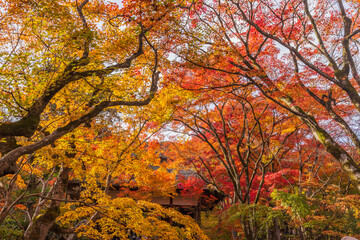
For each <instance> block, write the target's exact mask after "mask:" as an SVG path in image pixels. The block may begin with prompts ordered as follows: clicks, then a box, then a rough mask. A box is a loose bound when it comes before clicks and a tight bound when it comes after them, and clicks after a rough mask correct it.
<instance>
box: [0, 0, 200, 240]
mask: <svg viewBox="0 0 360 240" xmlns="http://www.w3.org/2000/svg"><path fill="white" fill-rule="evenodd" d="M0 4H1V10H0V14H1V20H0V24H1V30H0V31H1V34H0V39H1V42H2V46H3V47H2V48H1V50H0V51H1V54H0V56H1V57H0V61H1V67H0V76H1V77H0V78H1V80H0V81H1V85H2V88H1V91H0V104H1V107H0V112H1V114H0V115H1V123H0V138H1V139H2V141H1V142H0V152H1V159H0V176H1V177H2V179H1V182H2V197H1V204H2V206H1V212H0V222H1V223H5V226H7V225H6V223H8V222H9V219H15V221H16V224H17V228H19V227H20V229H21V231H20V232H21V233H20V235H22V234H24V235H23V236H21V237H20V238H22V237H23V238H24V239H45V238H46V237H48V236H50V235H51V234H59V235H62V236H66V237H67V238H68V239H74V238H75V237H76V236H77V235H83V236H87V237H96V238H101V239H111V238H113V237H121V238H126V237H127V236H128V235H129V234H130V233H133V234H137V235H138V236H144V237H151V236H154V237H155V236H162V235H163V234H164V232H166V233H168V234H169V236H170V237H171V238H174V239H176V238H178V239H181V238H185V237H186V238H188V239H206V236H204V235H203V234H202V232H201V230H200V229H199V227H198V226H197V225H196V223H195V222H194V220H192V219H190V218H189V217H187V216H183V215H181V214H179V213H178V212H176V211H174V210H171V209H170V210H167V209H163V208H161V207H160V206H158V205H155V204H151V203H148V202H144V201H143V202H141V201H139V202H135V201H134V200H131V199H129V198H126V197H132V198H133V199H137V200H139V199H148V198H149V195H150V194H155V195H161V194H163V195H169V194H170V193H172V192H173V190H174V187H173V185H172V184H173V183H172V182H173V175H171V174H169V173H167V172H166V171H161V170H159V171H158V172H156V173H154V171H151V170H149V169H148V165H149V163H153V162H156V160H155V159H156V158H155V156H156V154H155V153H154V152H152V154H151V151H149V149H147V150H146V149H144V143H145V142H146V141H147V139H148V138H149V136H151V135H152V134H154V133H155V132H156V131H157V130H158V129H159V128H161V126H162V124H163V123H164V122H166V121H167V120H168V119H169V115H170V112H171V108H169V105H171V102H170V99H168V98H169V97H171V88H170V90H169V89H165V88H163V89H161V93H159V94H158V95H155V94H156V93H157V92H158V85H159V79H160V65H161V64H165V63H166V62H167V60H166V54H164V51H163V47H164V42H161V41H159V38H160V36H159V32H161V31H163V28H164V26H166V22H167V21H169V20H170V19H172V18H173V17H174V16H176V13H175V12H174V11H173V10H174V8H175V5H174V4H175V3H174V2H173V1H163V2H159V3H151V2H149V1H136V2H134V1H124V2H122V5H121V6H120V7H119V6H118V5H117V4H115V3H112V2H107V1H101V0H94V1H92V0H84V1H50V2H49V1H18V0H4V1H1V2H0ZM168 91H170V92H168ZM151 101H153V104H152V105H151V106H147V105H148V104H149V103H150V102H151ZM137 108H139V109H137ZM133 155H136V156H137V157H134V156H133ZM165 172H166V174H165ZM134 178H136V184H135V183H134ZM71 184H75V189H72V190H73V191H72V196H70V198H69V196H68V193H69V188H70V186H71ZM116 184H120V186H121V187H123V188H124V189H129V188H131V187H133V186H132V185H137V186H136V187H138V188H139V189H140V191H138V192H131V191H130V192H128V193H127V194H126V193H125V192H126V191H125V190H124V191H123V192H121V194H122V196H112V197H111V196H110V195H109V194H108V193H109V190H110V189H111V188H112V187H113V185H116ZM141 190H142V191H141ZM124 196H126V197H124ZM113 198H114V199H115V200H114V199H113ZM65 203H68V205H65ZM67 206H69V207H68V208H67ZM14 214H15V215H16V216H14ZM23 218H25V220H24V221H23V220H21V222H20V221H19V219H23ZM60 219H61V221H60ZM120 219H123V220H121V221H124V222H121V221H120ZM124 219H127V220H124ZM141 223H143V225H141ZM14 237H15V236H9V238H10V239H13V238H14Z"/></svg>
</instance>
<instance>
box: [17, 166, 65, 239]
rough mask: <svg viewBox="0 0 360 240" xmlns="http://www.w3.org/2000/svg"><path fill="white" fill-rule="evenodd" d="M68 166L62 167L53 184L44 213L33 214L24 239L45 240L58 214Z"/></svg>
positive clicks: (63, 193)
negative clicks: (52, 190)
mask: <svg viewBox="0 0 360 240" xmlns="http://www.w3.org/2000/svg"><path fill="white" fill-rule="evenodd" d="M69 172H70V168H66V167H62V168H61V170H60V173H59V176H58V179H57V181H56V183H55V186H54V192H53V194H52V197H51V198H52V200H50V204H49V206H48V207H47V208H46V210H45V212H44V213H41V214H39V215H37V216H33V219H32V221H31V222H30V224H29V226H28V228H27V229H26V231H25V234H24V240H34V239H37V240H45V238H46V236H47V234H48V232H49V230H50V228H51V227H52V226H53V225H54V223H55V220H56V218H57V217H58V216H59V214H60V204H61V201H60V200H61V199H63V198H64V196H65V191H66V188H67V183H68V179H69Z"/></svg>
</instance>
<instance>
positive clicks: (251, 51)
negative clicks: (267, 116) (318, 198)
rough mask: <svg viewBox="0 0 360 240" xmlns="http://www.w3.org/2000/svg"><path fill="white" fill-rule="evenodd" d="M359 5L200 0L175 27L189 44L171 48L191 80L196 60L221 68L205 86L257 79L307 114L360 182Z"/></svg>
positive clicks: (272, 95)
mask: <svg viewBox="0 0 360 240" xmlns="http://www.w3.org/2000/svg"><path fill="white" fill-rule="evenodd" d="M358 12H359V3H357V2H346V3H345V1H342V0H338V1H315V2H309V1H306V0H298V1H270V0H269V1H232V0H229V1H217V2H215V1H202V2H197V3H196V4H194V6H193V8H191V10H189V12H188V15H187V17H186V18H185V17H184V21H181V22H179V23H178V27H177V28H174V34H177V35H178V36H179V38H181V39H182V40H183V41H184V42H186V45H182V43H181V42H179V45H178V47H177V48H173V49H171V50H172V51H173V52H174V53H175V54H177V55H178V56H179V57H180V59H182V60H180V61H178V63H179V64H180V65H181V64H182V65H183V66H184V65H188V67H186V66H185V69H187V70H184V72H183V73H181V76H182V79H181V81H182V84H183V86H186V84H187V83H188V82H190V81H191V78H192V73H191V70H190V71H189V70H188V69H193V68H196V67H200V68H203V69H206V70H207V71H205V70H204V73H205V72H219V74H211V75H208V76H204V82H202V84H201V85H198V86H197V88H198V89H199V88H207V89H211V88H219V87H221V88H228V89H237V88H241V87H245V86H248V85H254V86H257V87H258V89H259V90H260V91H261V92H262V94H263V95H265V96H266V97H267V98H268V99H271V100H272V101H273V102H275V103H277V104H278V105H279V106H281V107H282V108H284V109H285V110H287V111H288V113H289V114H292V115H294V116H297V117H298V118H299V119H301V121H302V122H303V123H304V124H306V125H307V126H308V128H309V129H310V130H311V132H312V134H313V136H314V137H315V138H316V139H317V140H318V141H319V142H320V143H321V144H322V145H324V146H325V148H326V150H327V151H328V152H329V153H330V154H331V155H332V156H333V157H334V159H336V160H337V161H339V162H340V163H341V165H342V168H343V169H344V171H346V173H347V174H348V176H349V177H350V178H351V179H352V184H353V185H354V186H356V187H358V186H360V185H359V176H360V172H359V171H360V168H359V167H358V163H357V159H356V158H354V156H353V155H352V153H351V150H350V149H352V148H356V149H359V146H360V145H359V139H358V134H357V130H356V123H355V121H356V120H355V119H357V116H358V111H359V93H358V85H359V82H360V81H359V74H358V66H357V61H358V57H357V56H358V52H357V51H358V50H357V49H358V42H357V38H358V36H359V35H358V33H359V32H360V31H359V28H358V27H359V26H358V25H359V18H358ZM175 71H176V72H181V70H177V69H176V70H175ZM187 71H188V72H187ZM220 73H221V74H220ZM224 75H228V76H230V77H228V78H224V77H222V76H224ZM174 78H176V76H174ZM227 79H228V80H227ZM344 139H347V141H349V142H350V143H349V144H344V143H343V142H344Z"/></svg>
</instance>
